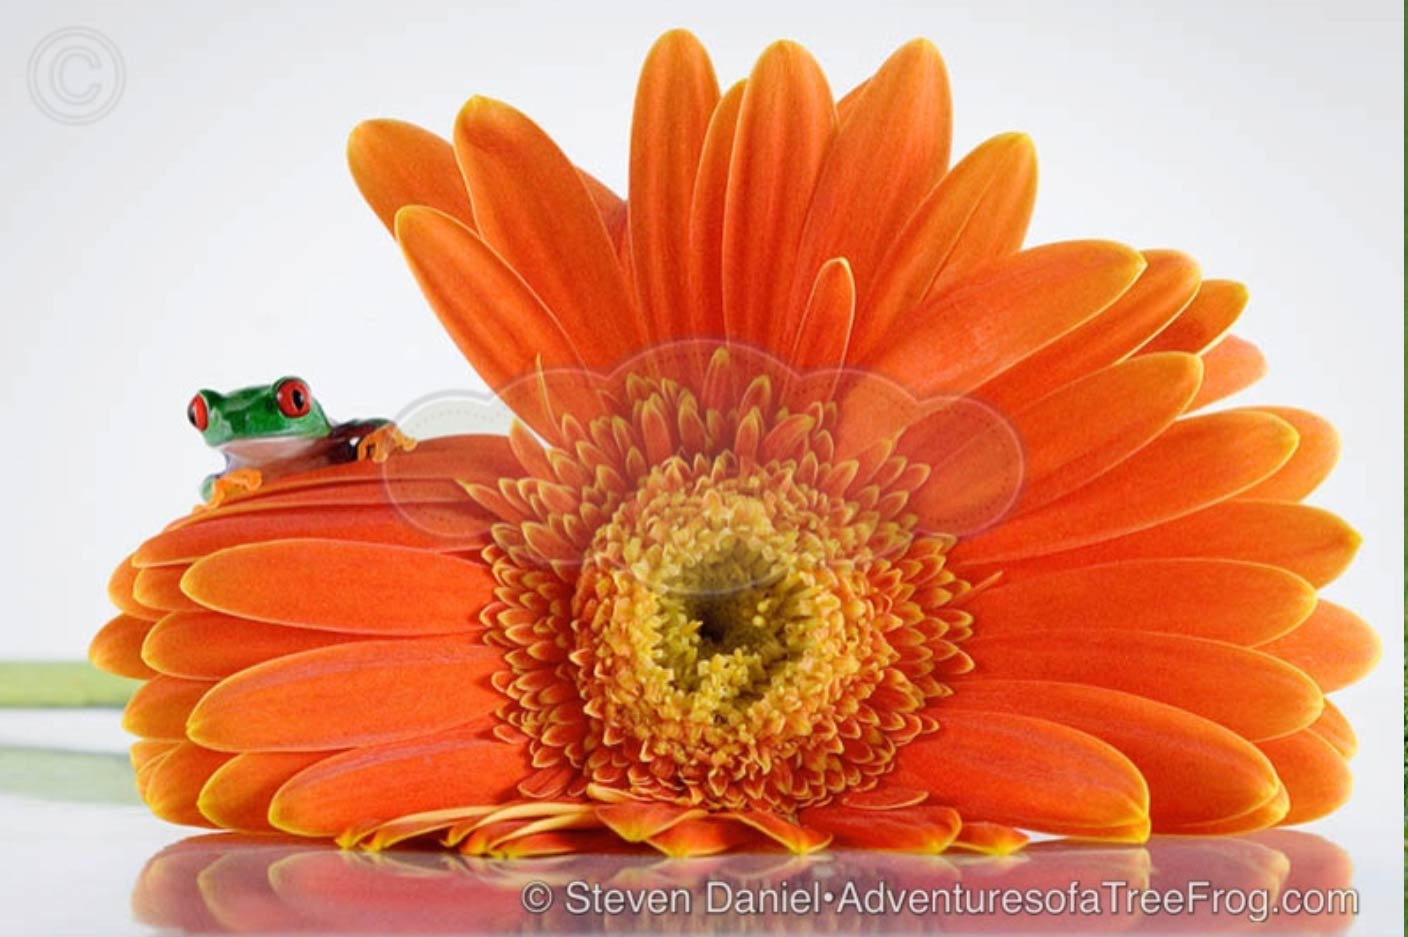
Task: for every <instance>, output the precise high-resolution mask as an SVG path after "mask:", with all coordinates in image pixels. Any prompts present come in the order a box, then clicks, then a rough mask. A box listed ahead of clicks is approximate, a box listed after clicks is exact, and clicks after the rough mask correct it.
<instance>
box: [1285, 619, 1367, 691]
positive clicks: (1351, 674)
mask: <svg viewBox="0 0 1408 937" xmlns="http://www.w3.org/2000/svg"><path fill="white" fill-rule="evenodd" d="M1257 650H1258V651H1262V652H1263V653H1266V654H1273V655H1275V656H1276V657H1279V658H1280V659H1281V660H1284V661H1286V662H1287V663H1289V664H1293V665H1295V666H1296V667H1298V668H1300V669H1301V670H1303V671H1305V673H1306V674H1307V675H1308V676H1309V677H1310V678H1311V679H1312V680H1314V681H1315V682H1316V684H1318V685H1319V687H1320V689H1321V690H1323V691H1324V692H1326V693H1329V692H1331V691H1333V690H1338V689H1341V688H1343V687H1347V686H1349V685H1350V684H1351V683H1354V682H1356V681H1358V680H1360V679H1362V678H1363V677H1364V676H1365V675H1366V674H1368V673H1369V671H1371V670H1373V669H1374V665H1375V664H1377V663H1378V662H1379V657H1380V656H1381V655H1382V654H1383V647H1382V646H1381V645H1380V643H1379V636H1378V635H1376V634H1375V633H1374V630H1373V629H1372V628H1370V627H1369V625H1368V624H1367V623H1366V622H1365V621H1364V619H1362V618H1360V617H1359V616H1358V615H1356V614H1354V613H1353V612H1351V611H1350V610H1349V609H1347V608H1344V607H1343V606H1340V605H1336V604H1335V603H1333V602H1325V601H1321V602H1320V604H1319V605H1317V606H1315V611H1314V612H1313V613H1311V615H1310V617H1309V618H1307V619H1306V620H1305V621H1304V622H1302V623H1301V625H1300V627H1298V628H1296V629H1295V630H1294V631H1292V632H1290V633H1289V634H1286V635H1284V636H1282V637H1279V638H1277V639H1276V640H1274V641H1270V642H1267V643H1265V644H1262V645H1259V646H1258V647H1257Z"/></svg>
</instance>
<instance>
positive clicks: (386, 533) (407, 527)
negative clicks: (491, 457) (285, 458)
mask: <svg viewBox="0 0 1408 937" xmlns="http://www.w3.org/2000/svg"><path fill="white" fill-rule="evenodd" d="M488 526H489V522H488V521H487V520H485V518H484V517H483V516H482V512H480V511H479V510H478V509H477V508H473V509H471V508H469V507H460V506H458V505H455V506H451V505H445V506H443V510H440V511H436V512H434V513H433V514H431V513H427V512H422V511H418V512H417V515H416V522H415V523H412V522H410V521H408V520H407V519H406V517H405V516H404V513H403V512H402V511H400V510H398V509H397V508H396V507H391V506H380V505H377V506H349V507H324V508H289V509H286V510H278V511H257V512H249V513H237V514H227V515H220V514H214V515H211V516H209V517H206V518H203V519H200V520H197V521H196V522H195V523H190V524H184V525H181V526H179V527H173V528H171V529H169V530H166V531H163V532H162V533H160V534H157V535H156V536H155V537H152V538H151V539H150V540H148V541H147V542H146V543H144V544H142V545H141V546H140V547H139V548H138V549H137V553H136V554H135V562H136V563H138V564H139V565H141V566H165V565H172V564H176V563H189V562H193V561H195V560H198V559H200V558H201V557H203V556H206V555H207V554H210V553H214V552H216V551H218V550H224V549H226V548H228V547H236V546H241V545H243V544H248V543H259V542H263V541H266V540H289V539H298V538H309V537H311V538H318V539H329V540H355V541H358V542H369V543H385V544H391V545H393V546H405V547H418V548H421V549H428V550H453V549H457V548H458V549H465V548H467V547H472V546H475V545H476V544H478V543H479V541H480V538H481V537H482V535H483V533H484V531H486V530H487V529H488ZM157 617H160V613H158V615H157Z"/></svg>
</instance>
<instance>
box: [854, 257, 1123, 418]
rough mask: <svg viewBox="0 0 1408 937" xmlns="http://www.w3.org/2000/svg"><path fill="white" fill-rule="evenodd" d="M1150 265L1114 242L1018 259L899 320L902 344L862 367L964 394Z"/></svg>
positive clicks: (915, 389) (911, 385)
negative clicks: (1146, 265) (869, 367)
mask: <svg viewBox="0 0 1408 937" xmlns="http://www.w3.org/2000/svg"><path fill="white" fill-rule="evenodd" d="M1143 268H1144V260H1143V258H1141V257H1140V256H1139V254H1138V253H1136V252H1134V251H1132V250H1130V249H1129V248H1127V247H1123V246H1121V245H1119V244H1113V243H1110V242H1108V241H1069V242H1065V243H1061V244H1047V245H1044V246H1042V247H1037V248H1033V249H1031V250H1027V251H1022V252H1021V253H1018V254H1012V255H1010V256H1008V257H1004V258H1002V259H1000V260H996V261H994V262H992V263H991V264H989V265H987V266H985V267H983V268H981V269H980V270H979V271H977V272H975V273H974V274H973V275H972V276H970V277H968V278H966V279H964V280H963V281H962V282H960V283H956V284H954V285H953V286H952V287H951V288H950V289H948V290H947V291H945V292H944V293H942V294H940V295H938V296H936V297H934V298H933V299H931V300H926V301H925V302H924V303H923V304H922V305H921V306H919V307H918V308H916V309H914V310H912V311H910V312H909V313H907V314H906V315H904V316H903V317H901V318H900V319H899V320H898V321H897V322H896V325H895V328H896V329H899V330H902V333H903V336H904V338H903V340H902V341H889V340H887V341H885V342H882V343H881V344H879V345H878V346H877V348H876V350H875V351H874V352H873V353H872V354H871V355H870V356H869V360H862V359H858V360H862V363H864V364H866V365H868V366H871V367H873V369H874V370H877V371H880V372H881V373H883V374H886V375H889V376H890V377H891V378H893V379H894V380H896V381H898V382H899V383H900V384H901V385H903V386H904V387H906V388H907V389H909V390H910V391H911V392H912V393H914V394H915V395H916V396H920V397H925V396H929V395H932V394H951V395H961V394H965V393H967V392H968V391H970V390H972V389H973V388H975V387H977V386H979V385H980V384H982V383H984V382H985V381H988V380H991V379H992V378H993V377H995V376H997V375H998V374H1001V373H1002V372H1003V371H1005V370H1006V369H1007V368H1009V367H1011V366H1012V365H1014V364H1016V363H1017V362H1018V361H1021V360H1022V359H1023V358H1025V357H1027V356H1028V355H1030V354H1031V353H1032V352H1034V351H1036V350H1037V349H1039V348H1041V347H1042V346H1044V345H1046V344H1047V343H1049V342H1051V341H1053V340H1054V339H1056V338H1058V337H1060V336H1061V335H1063V334H1065V333H1066V332H1069V331H1070V330H1071V329H1073V328H1075V327H1076V326H1077V325H1079V324H1080V323H1082V322H1084V321H1085V320H1087V319H1089V318H1090V317H1091V316H1094V315H1095V314H1096V313H1098V312H1099V311H1100V310H1102V309H1104V308H1105V307H1106V306H1108V305H1109V304H1110V303H1112V302H1114V301H1115V300H1116V299H1117V298H1118V297H1119V296H1120V294H1121V293H1123V292H1124V291H1125V290H1126V289H1128V288H1129V286H1130V285H1131V284H1132V283H1134V281H1135V279H1136V278H1137V277H1138V276H1139V273H1140V271H1141V270H1143ZM892 331H893V330H892ZM984 399H986V398H984Z"/></svg>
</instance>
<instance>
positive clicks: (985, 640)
mask: <svg viewBox="0 0 1408 937" xmlns="http://www.w3.org/2000/svg"><path fill="white" fill-rule="evenodd" d="M963 650H964V652H966V653H967V654H968V655H969V656H970V657H971V658H972V659H973V661H974V663H975V665H976V666H975V667H974V669H973V672H972V674H971V675H968V676H963V677H957V678H951V679H952V680H953V681H954V685H955V689H956V690H957V692H959V693H961V692H963V690H962V685H966V684H967V682H969V681H974V682H976V681H981V680H993V679H1017V680H1050V681H1056V682H1060V683H1083V684H1086V685H1088V686H1099V687H1106V688H1108V689H1111V690H1121V691H1123V692H1125V693H1133V694H1135V695H1136V696H1144V697H1147V698H1149V699H1152V700H1155V701H1157V702H1161V703H1167V704H1168V705H1170V706H1177V707H1179V708H1180V709H1186V710H1188V711H1189V712H1191V713H1195V714H1196V715H1199V716H1202V717H1204V718H1206V719H1211V720H1212V721H1214V722H1217V723H1220V724H1222V725H1224V726H1227V728H1229V729H1231V730H1232V731H1234V732H1236V733H1237V734H1239V735H1241V736H1242V737H1243V738H1247V739H1251V740H1253V741H1256V740H1258V739H1267V738H1275V737H1277V736H1281V735H1288V734H1290V733H1291V732H1295V731H1297V730H1299V729H1303V728H1305V727H1306V726H1308V725H1310V724H1311V723H1312V722H1314V721H1315V720H1316V718H1318V717H1319V715H1320V709H1321V704H1322V700H1323V697H1322V696H1321V694H1320V690H1319V688H1318V687H1316V686H1315V684H1314V683H1313V682H1311V680H1310V678H1309V677H1307V676H1306V675H1305V674H1303V673H1301V672H1300V671H1299V670H1297V669H1296V668H1294V667H1292V666H1291V665H1289V664H1287V663H1285V662H1284V661H1281V660H1278V659H1277V658H1275V657H1272V656H1271V655H1269V654H1262V653H1260V652H1259V651H1254V650H1249V649H1247V648H1241V647H1237V646H1235V645H1232V644H1224V643H1223V642H1221V641H1209V640H1207V639H1206V638H1190V637H1184V636H1183V635H1173V634H1154V633H1148V632H1141V631H1121V630H1115V629H1095V628H1075V629H1063V630H1060V631H1045V630H1042V631H1022V632H1009V633H1007V634H999V635H993V636H991V637H988V636H983V635H978V636H975V637H973V638H972V639H970V640H968V641H967V642H965V643H964V645H963Z"/></svg>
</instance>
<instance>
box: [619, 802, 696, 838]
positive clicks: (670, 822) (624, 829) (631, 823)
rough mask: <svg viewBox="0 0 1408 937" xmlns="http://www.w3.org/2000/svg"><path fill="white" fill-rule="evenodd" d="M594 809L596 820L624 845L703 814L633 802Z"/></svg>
mask: <svg viewBox="0 0 1408 937" xmlns="http://www.w3.org/2000/svg"><path fill="white" fill-rule="evenodd" d="M595 809H596V818H597V819H598V820H600V821H601V822H602V823H603V824H605V825H606V826H607V827H608V828H609V829H610V830H611V831H612V832H614V833H615V834H616V835H617V836H619V837H621V838H622V839H624V840H625V841H626V842H628V843H641V842H644V841H645V840H647V839H650V837H652V836H659V835H660V834H661V833H663V832H665V831H666V830H668V829H669V828H670V827H672V826H674V825H675V824H676V823H680V822H682V821H684V820H692V819H697V818H698V817H701V816H703V815H704V811H703V810H699V809H697V808H691V807H681V806H679V805H678V804H667V803H660V802H646V801H634V800H626V801H622V802H620V803H616V804H602V805H600V806H598V807H596V808H595Z"/></svg>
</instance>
